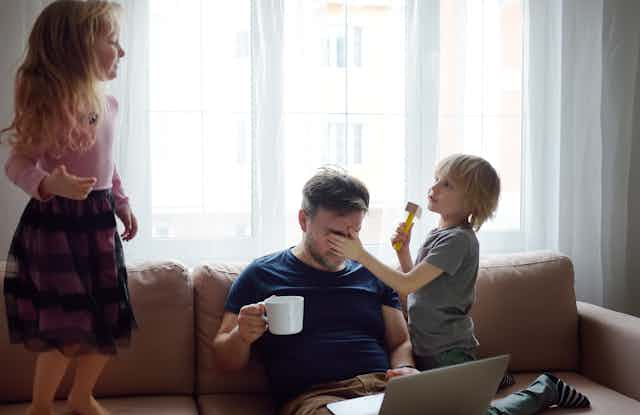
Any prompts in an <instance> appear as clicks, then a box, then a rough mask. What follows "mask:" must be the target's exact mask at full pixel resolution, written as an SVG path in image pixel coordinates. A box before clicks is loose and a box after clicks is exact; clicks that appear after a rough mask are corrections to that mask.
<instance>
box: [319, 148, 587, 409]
mask: <svg viewBox="0 0 640 415" xmlns="http://www.w3.org/2000/svg"><path fill="white" fill-rule="evenodd" d="M499 196H500V179H499V177H498V174H497V173H496V171H495V170H494V168H493V167H492V166H491V164H489V163H488V162H487V161H486V160H484V159H482V158H480V157H475V156H471V155H463V154H456V155H452V156H450V157H447V158H445V159H444V160H442V161H441V162H440V163H439V164H438V166H437V167H436V172H435V182H434V184H433V185H432V186H431V188H430V189H429V194H428V209H429V210H431V211H432V212H434V213H437V214H439V215H440V221H439V224H438V227H437V228H436V229H434V230H433V231H431V232H430V233H429V235H428V237H427V240H426V241H425V242H424V243H423V244H422V247H421V248H420V251H419V252H418V258H417V260H416V262H415V265H414V264H413V262H412V259H411V253H410V252H409V241H410V233H411V230H409V233H408V234H404V233H403V232H402V229H403V228H404V224H400V226H399V227H398V229H397V230H396V233H395V234H394V236H393V238H392V244H394V243H396V242H401V244H402V246H401V248H400V249H399V250H398V251H397V255H398V260H399V261H400V267H401V269H402V272H398V271H396V270H394V269H392V268H390V267H388V266H386V265H384V264H383V263H381V262H380V261H378V260H377V259H376V258H374V257H373V256H371V255H370V254H369V253H368V252H367V251H366V250H365V249H364V248H363V246H362V243H361V242H360V239H359V238H358V235H357V233H355V232H352V231H350V235H349V237H348V238H345V237H342V236H340V235H333V236H332V237H331V239H330V241H331V244H332V248H333V250H334V251H335V252H336V254H338V255H342V256H346V257H348V258H351V259H353V260H355V261H358V262H359V263H361V264H362V265H363V266H364V267H366V268H368V269H369V270H370V271H371V272H372V273H373V274H374V275H375V276H376V277H378V278H379V279H380V280H382V281H383V282H384V283H386V284H387V285H389V286H390V287H391V288H393V289H395V290H396V291H397V292H398V293H399V294H400V295H401V296H407V310H408V315H409V331H410V334H411V342H412V345H413V352H414V355H415V360H416V364H417V366H418V369H420V370H428V369H433V368H437V367H442V366H448V365H453V364H458V363H463V362H468V361H472V360H474V359H475V358H476V357H475V349H476V347H477V346H478V341H477V340H476V338H475V336H474V333H473V329H474V326H473V321H472V319H471V316H470V315H469V311H470V309H471V305H472V304H473V301H474V297H475V283H476V278H477V274H478V265H479V246H478V239H477V238H476V234H475V232H477V231H478V230H479V229H480V227H481V226H482V224H483V223H484V222H485V221H486V220H487V219H489V218H490V217H492V216H493V213H494V212H495V210H496V208H497V206H498V198H499ZM502 383H503V384H504V383H507V384H509V383H513V380H512V379H509V378H508V377H507V378H505V379H503V382H502ZM569 392H574V393H569ZM551 405H559V406H563V407H586V406H589V400H588V399H587V398H586V397H585V396H583V395H582V394H580V393H579V392H577V391H575V390H574V389H573V388H572V387H571V386H569V385H567V384H566V383H564V382H562V381H561V380H559V379H557V378H555V377H553V375H550V374H543V375H541V376H540V377H539V378H538V379H536V381H535V382H534V383H532V384H531V385H529V387H528V388H527V389H526V390H524V391H521V392H518V393H514V394H512V395H509V396H508V397H506V398H504V399H502V400H500V401H498V402H497V403H496V404H495V406H494V407H492V408H490V409H489V411H488V413H491V414H535V413H537V412H539V411H541V410H543V409H545V408H547V407H549V406H551Z"/></svg>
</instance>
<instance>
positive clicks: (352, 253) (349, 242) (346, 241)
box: [329, 229, 364, 261]
mask: <svg viewBox="0 0 640 415" xmlns="http://www.w3.org/2000/svg"><path fill="white" fill-rule="evenodd" d="M347 232H348V233H349V236H348V237H344V236H340V235H337V234H335V233H334V234H331V235H329V245H330V246H331V250H332V251H333V252H334V253H335V254H337V255H340V256H343V257H345V258H349V259H353V260H354V261H358V259H359V258H360V255H361V254H362V253H363V252H364V247H363V246H362V242H360V238H359V237H358V234H357V233H356V232H354V231H353V229H347Z"/></svg>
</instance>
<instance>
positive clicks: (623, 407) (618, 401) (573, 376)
mask: <svg viewBox="0 0 640 415" xmlns="http://www.w3.org/2000/svg"><path fill="white" fill-rule="evenodd" d="M553 374H554V375H556V376H557V377H559V378H560V379H562V380H564V381H565V382H567V383H569V384H570V385H572V386H574V387H575V388H576V389H577V390H578V391H579V392H581V393H583V394H585V395H586V396H587V397H588V398H589V400H590V401H591V409H563V408H554V409H552V410H547V411H544V412H541V413H544V414H547V413H548V414H553V415H561V414H582V413H584V414H589V415H600V414H601V415H611V414H617V415H626V414H640V402H638V401H636V400H635V399H631V398H629V397H628V396H625V395H622V394H620V393H618V392H616V391H614V390H613V389H609V388H607V387H605V386H602V385H600V384H599V383H595V382H593V381H592V380H590V379H589V378H586V377H584V376H582V375H580V374H579V373H575V372H553ZM539 375H540V373H539V372H536V373H531V372H527V373H518V374H516V375H515V379H516V384H515V385H513V386H511V387H509V388H505V389H503V390H501V391H500V393H498V395H497V396H496V399H499V398H503V397H505V396H507V395H508V394H510V393H512V392H517V391H519V390H521V389H524V388H526V387H527V385H529V384H530V383H531V382H533V380H534V379H535V378H537V377H538V376H539Z"/></svg>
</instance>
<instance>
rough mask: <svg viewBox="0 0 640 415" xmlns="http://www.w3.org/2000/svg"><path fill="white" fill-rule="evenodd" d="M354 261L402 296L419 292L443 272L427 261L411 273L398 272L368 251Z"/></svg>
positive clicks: (363, 251)
mask: <svg viewBox="0 0 640 415" xmlns="http://www.w3.org/2000/svg"><path fill="white" fill-rule="evenodd" d="M354 260H356V261H358V262H359V263H360V264H362V266H364V267H365V268H367V269H368V270H369V271H371V273H372V274H373V275H375V276H376V277H378V279H380V280H381V281H382V282H384V283H385V284H387V285H388V286H389V287H391V288H393V289H394V290H396V292H397V293H398V294H400V295H401V296H406V295H407V294H409V293H412V292H414V291H416V290H418V289H419V288H420V287H422V286H424V285H427V284H429V283H430V282H431V281H433V280H435V279H436V278H437V277H438V276H440V274H442V272H443V271H442V270H441V269H440V268H438V267H436V266H433V265H431V264H429V263H428V262H426V261H423V262H421V263H420V264H418V265H417V266H416V267H415V268H413V269H412V270H411V271H409V272H406V273H404V272H398V271H396V270H394V269H393V268H391V267H389V266H387V265H385V264H383V263H382V262H380V261H379V260H378V259H376V258H375V257H374V256H373V255H371V254H370V253H369V252H367V251H366V250H362V252H361V253H360V254H359V255H358V258H354ZM403 269H404V268H403Z"/></svg>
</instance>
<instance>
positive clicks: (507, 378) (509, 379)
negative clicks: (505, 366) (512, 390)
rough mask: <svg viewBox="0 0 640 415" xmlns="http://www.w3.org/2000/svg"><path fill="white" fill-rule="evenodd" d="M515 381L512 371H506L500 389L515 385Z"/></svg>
mask: <svg viewBox="0 0 640 415" xmlns="http://www.w3.org/2000/svg"><path fill="white" fill-rule="evenodd" d="M515 383H516V380H515V379H514V378H513V375H512V374H511V373H505V375H504V376H503V377H502V380H501V381H500V384H499V385H498V390H500V389H502V388H506V387H509V386H513V385H515Z"/></svg>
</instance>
